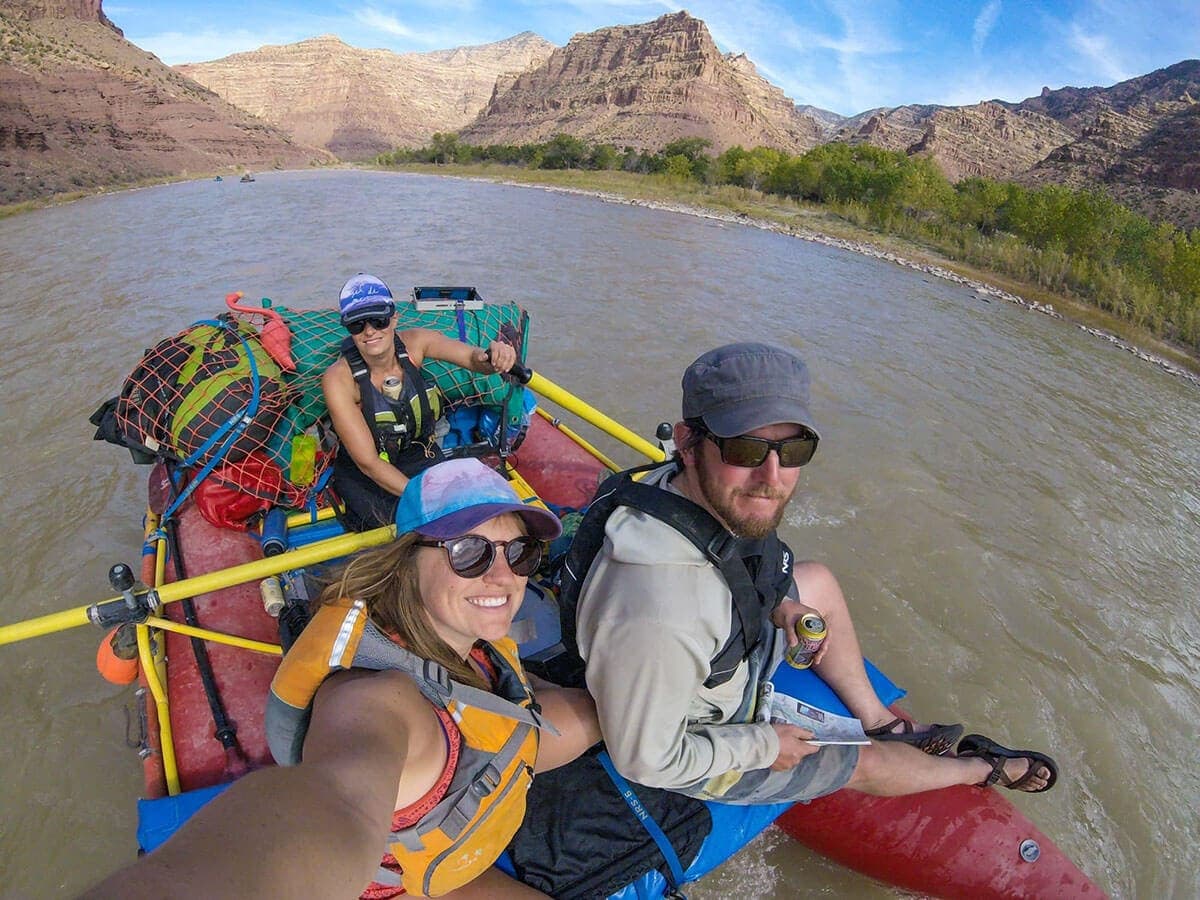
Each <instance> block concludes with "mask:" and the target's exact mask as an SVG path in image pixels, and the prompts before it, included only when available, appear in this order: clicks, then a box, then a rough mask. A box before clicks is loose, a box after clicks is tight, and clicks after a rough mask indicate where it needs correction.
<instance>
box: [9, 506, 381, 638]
mask: <svg viewBox="0 0 1200 900" xmlns="http://www.w3.org/2000/svg"><path fill="white" fill-rule="evenodd" d="M395 537H396V527H395V526H394V525H385V526H383V527H382V528H374V529H372V530H371V531H362V532H354V533H351V534H343V535H340V536H338V537H335V538H329V539H328V540H325V541H320V542H318V543H314V544H309V545H308V546H307V547H300V548H298V549H296V550H289V551H287V552H286V553H280V554H279V555H278V556H269V557H267V558H265V559H256V560H252V561H251V562H246V563H242V564H241V565H237V566H230V567H229V568H227V569H218V570H217V571H216V572H208V573H205V574H203V575H193V576H192V577H191V578H185V579H184V580H182V581H173V582H171V583H170V584H164V585H161V586H159V587H158V588H157V589H155V590H154V591H152V592H151V594H152V595H153V600H156V601H157V603H158V604H165V603H174V602H175V601H177V600H183V599H184V598H186V597H195V596H198V595H200V594H209V593H212V592H213V591H219V590H221V589H223V588H227V587H232V586H234V585H235V584H245V583H247V582H250V581H261V580H262V579H263V578H266V577H267V576H268V575H278V574H279V573H280V572H286V571H287V570H289V569H303V568H304V567H305V566H311V565H316V564H317V563H323V562H328V561H329V560H331V559H338V558H340V557H342V556H346V555H348V554H350V553H354V552H356V551H358V550H363V549H366V548H367V547H374V546H377V545H379V544H386V543H388V542H389V541H391V540H394V539H395ZM153 600H151V598H150V597H149V596H147V602H153ZM127 608H128V607H127V605H126V602H125V598H124V597H113V598H111V599H109V600H104V601H101V602H100V603H94V604H92V605H91V606H81V607H78V608H76V609H68V610H64V611H63V612H57V613H50V614H49V615H45V616H39V617H37V618H36V619H27V620H25V621H24V622H15V623H13V624H12V625H0V645H3V644H11V643H14V642H16V641H23V640H25V639H26V638H32V637H40V636H41V635H44V634H52V633H53V632H56V631H65V630H66V629H68V628H75V627H76V626H78V625H86V624H88V623H89V622H94V623H96V624H100V622H97V619H98V618H101V619H104V620H108V618H109V616H110V615H115V613H116V611H117V610H118V609H127ZM93 610H95V612H93Z"/></svg>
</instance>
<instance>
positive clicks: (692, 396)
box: [683, 343, 817, 437]
mask: <svg viewBox="0 0 1200 900" xmlns="http://www.w3.org/2000/svg"><path fill="white" fill-rule="evenodd" d="M683 417H684V418H685V419H703V420H704V424H705V425H706V426H707V427H708V429H709V431H711V432H712V433H713V434H715V435H717V436H718V437H736V436H737V435H739V434H745V433H746V432H748V431H753V430H754V429H755V428H762V427H763V426H764V425H778V424H780V423H783V422H795V423H796V424H798V425H803V426H804V427H805V428H807V429H809V430H810V431H812V432H813V433H814V434H817V426H816V423H815V422H814V421H813V417H812V413H810V412H809V411H808V367H807V366H806V365H804V360H802V359H801V358H800V357H799V356H797V355H796V354H795V353H792V352H791V351H790V350H784V349H783V348H782V347H776V346H773V345H771V344H758V343H741V344H726V345H725V346H724V347H717V348H716V349H715V350H709V351H708V352H707V353H705V354H704V355H703V356H701V357H700V358H699V359H697V360H696V361H695V362H694V363H692V364H691V365H690V366H688V367H687V371H686V372H684V373H683Z"/></svg>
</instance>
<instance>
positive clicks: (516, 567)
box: [417, 534, 546, 578]
mask: <svg viewBox="0 0 1200 900" xmlns="http://www.w3.org/2000/svg"><path fill="white" fill-rule="evenodd" d="M417 546H418V547H443V548H445V550H446V561H447V562H448V563H450V568H451V569H452V570H453V571H454V574H455V575H457V576H459V577H460V578H478V577H479V576H480V575H483V574H484V573H485V572H487V571H488V570H489V569H490V568H491V567H492V564H493V563H494V562H495V561H496V548H497V547H503V548H504V560H505V562H507V563H508V567H509V568H510V569H512V573H513V574H514V575H526V576H528V575H532V574H533V573H534V572H536V571H537V567H538V566H539V565H541V562H542V553H543V552H544V550H545V547H546V545H545V544H543V543H542V542H541V541H539V540H538V539H537V538H535V537H533V536H531V535H528V534H523V535H521V536H520V537H515V538H513V539H512V540H511V541H489V540H488V539H487V538H485V537H483V536H482V535H479V534H464V535H463V536H462V537H457V538H452V539H450V540H448V541H417Z"/></svg>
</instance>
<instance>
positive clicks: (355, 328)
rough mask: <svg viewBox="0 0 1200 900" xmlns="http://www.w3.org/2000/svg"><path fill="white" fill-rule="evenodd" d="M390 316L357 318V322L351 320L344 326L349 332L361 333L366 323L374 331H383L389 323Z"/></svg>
mask: <svg viewBox="0 0 1200 900" xmlns="http://www.w3.org/2000/svg"><path fill="white" fill-rule="evenodd" d="M391 321H392V317H391V316H371V317H370V318H369V319H359V320H358V321H357V322H351V323H350V324H349V325H347V326H346V330H347V331H348V332H350V333H351V334H362V333H363V331H364V330H365V329H366V327H367V326H368V325H370V326H371V327H372V328H374V329H375V330H376V331H383V329H385V328H387V327H388V325H389V324H391Z"/></svg>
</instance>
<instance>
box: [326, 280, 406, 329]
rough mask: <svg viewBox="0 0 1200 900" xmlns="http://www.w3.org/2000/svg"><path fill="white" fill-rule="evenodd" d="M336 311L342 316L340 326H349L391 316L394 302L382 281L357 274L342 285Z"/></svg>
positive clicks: (393, 310) (394, 309)
mask: <svg viewBox="0 0 1200 900" xmlns="http://www.w3.org/2000/svg"><path fill="white" fill-rule="evenodd" d="M338 310H339V311H340V312H341V314H342V324H343V325H349V324H351V323H352V322H358V321H360V320H361V319H370V318H373V317H379V316H391V315H392V313H394V312H395V311H396V301H395V300H394V299H393V298H392V292H391V289H390V288H388V286H387V285H386V284H384V283H383V279H381V278H376V277H375V276H374V275H368V274H367V273H366V272H359V273H358V274H357V275H355V276H354V277H353V278H351V279H349V280H348V281H347V282H346V283H345V284H344V285H342V293H341V296H340V297H339V298H338Z"/></svg>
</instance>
